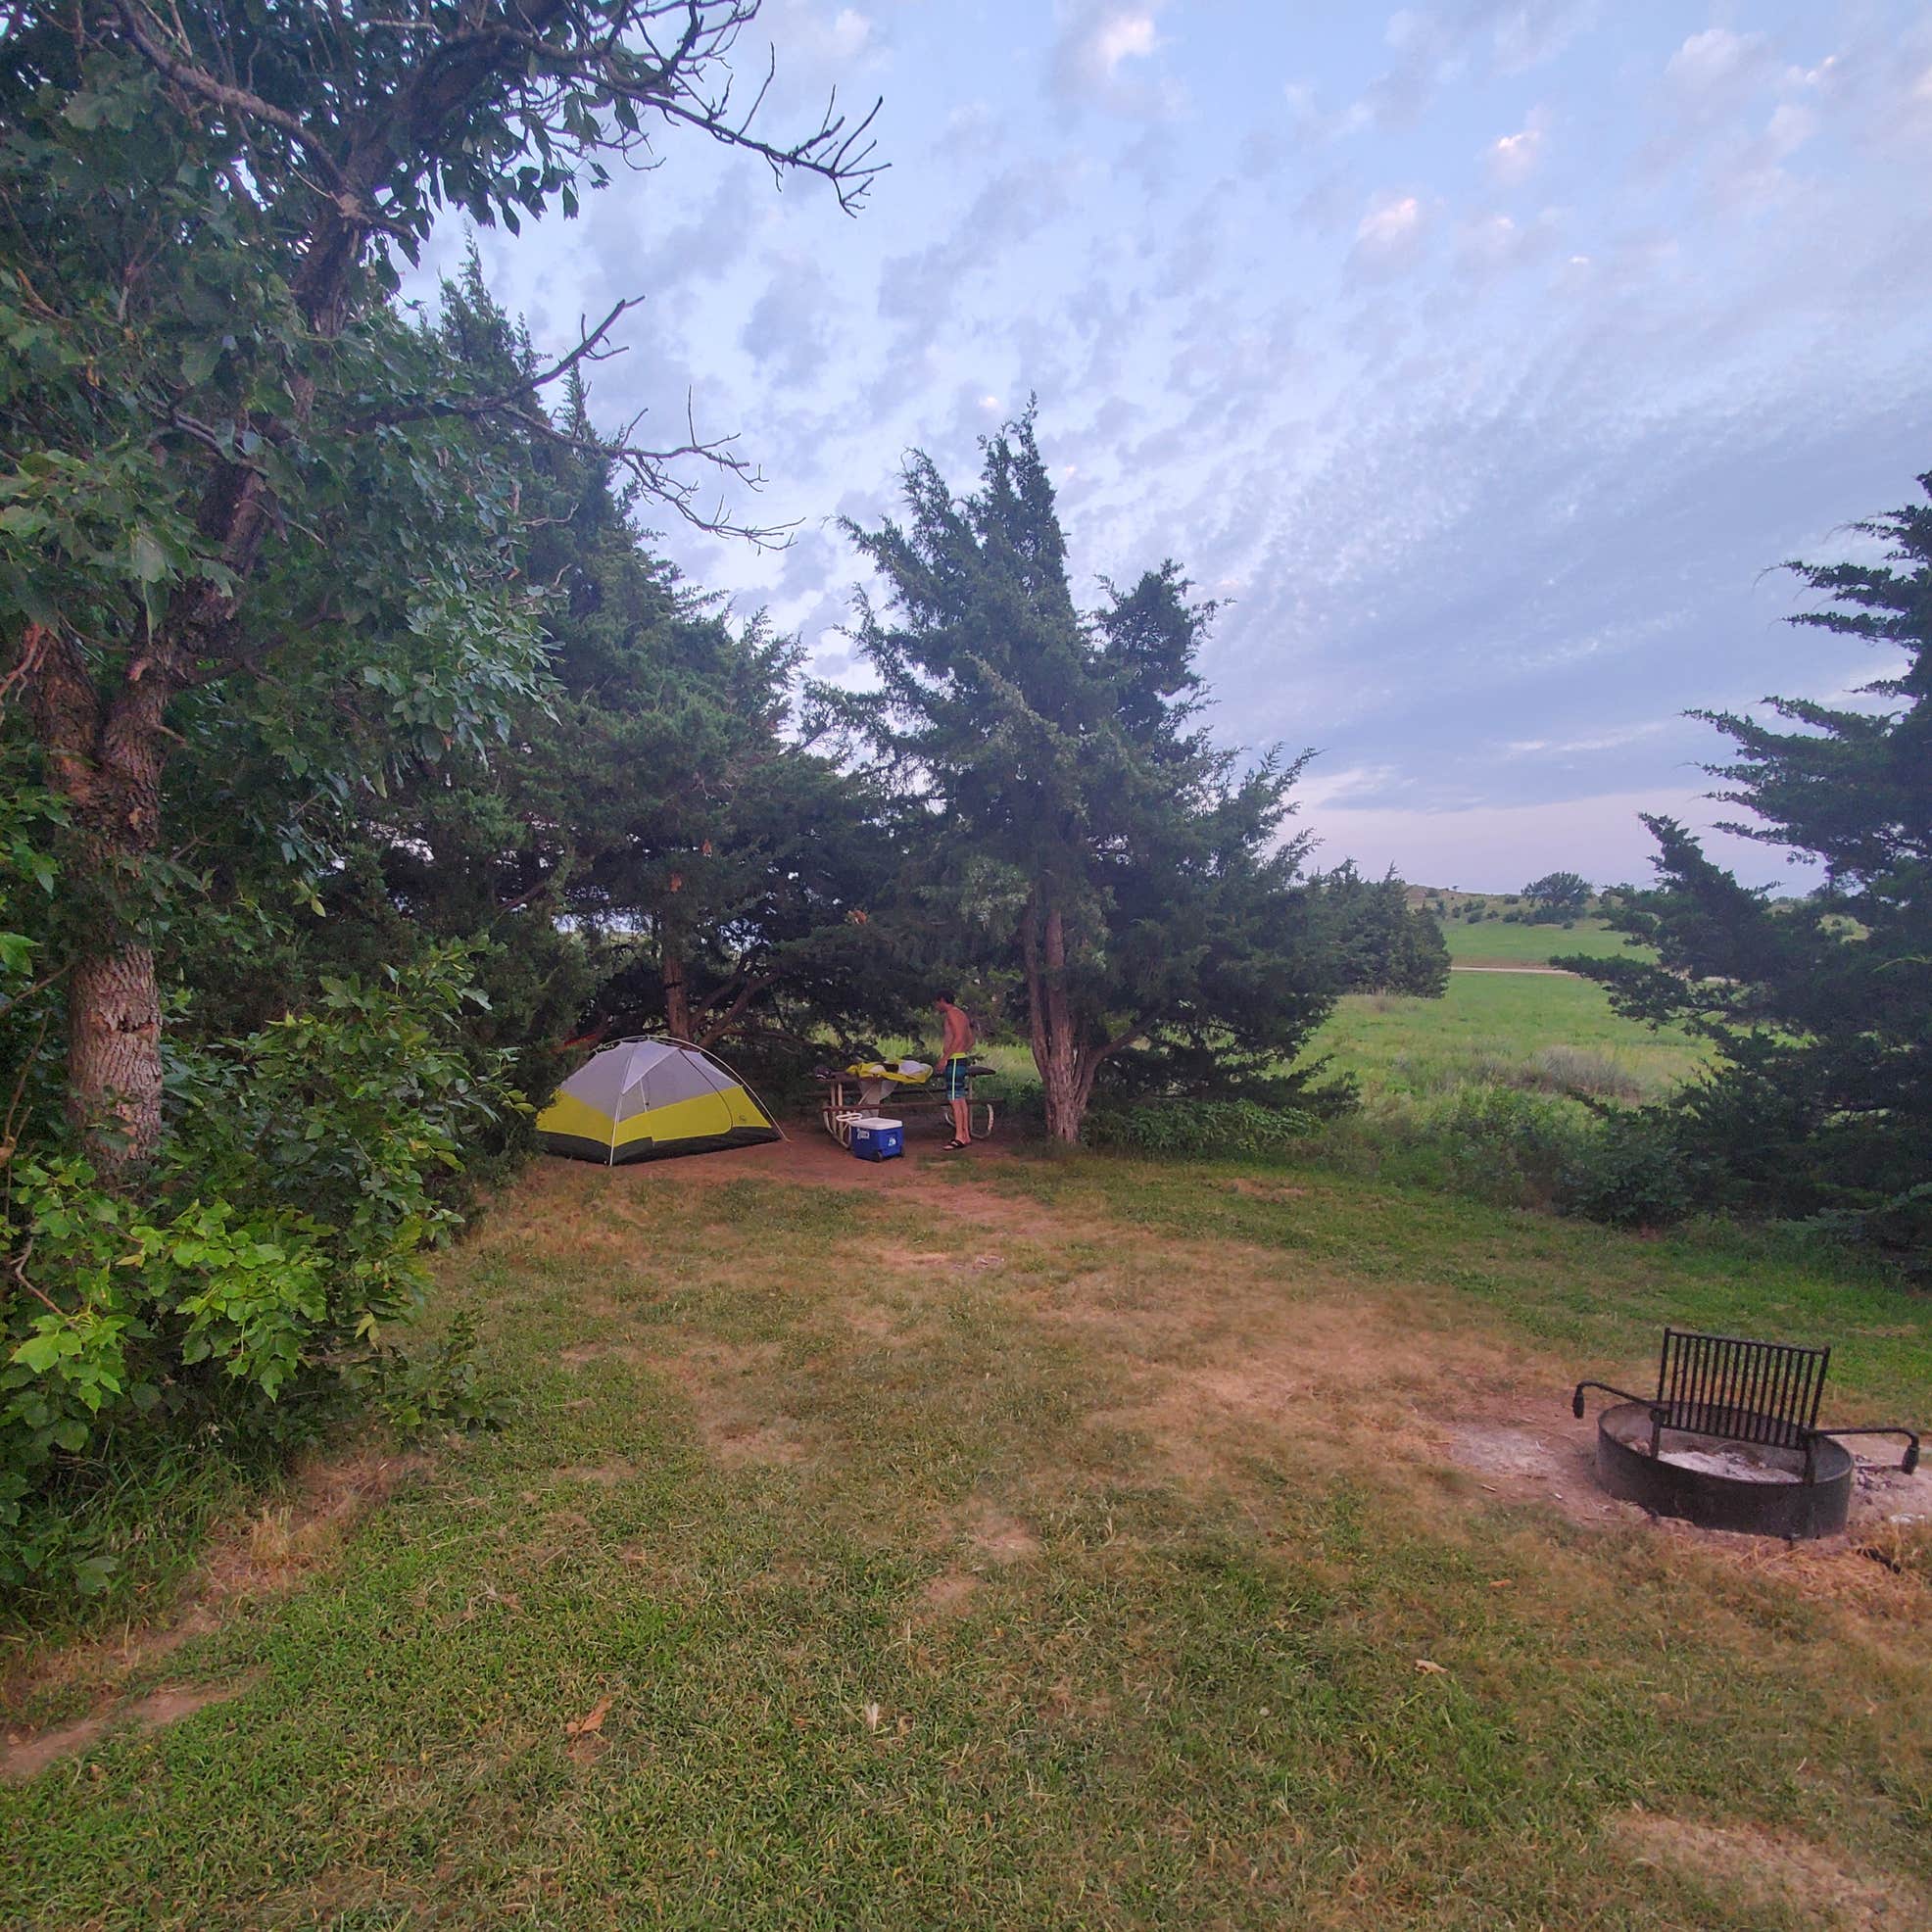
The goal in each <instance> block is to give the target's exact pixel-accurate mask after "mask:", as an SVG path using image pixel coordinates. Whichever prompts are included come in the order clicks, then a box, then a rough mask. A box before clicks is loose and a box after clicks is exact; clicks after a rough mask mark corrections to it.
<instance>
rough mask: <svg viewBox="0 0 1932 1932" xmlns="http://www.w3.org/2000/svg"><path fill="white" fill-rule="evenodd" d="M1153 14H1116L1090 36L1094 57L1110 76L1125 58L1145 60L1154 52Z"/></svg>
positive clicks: (1103, 22) (1102, 23) (1104, 21)
mask: <svg viewBox="0 0 1932 1932" xmlns="http://www.w3.org/2000/svg"><path fill="white" fill-rule="evenodd" d="M1154 46H1155V40H1154V17H1153V15H1152V14H1115V15H1113V16H1111V17H1109V18H1107V19H1105V20H1103V21H1102V22H1101V23H1100V26H1099V30H1098V31H1097V32H1096V33H1095V34H1094V36H1093V58H1094V59H1095V60H1096V61H1097V62H1098V63H1099V65H1100V67H1101V68H1102V69H1103V70H1104V71H1105V72H1106V73H1107V74H1108V76H1109V77H1111V76H1112V74H1113V72H1114V71H1115V69H1116V68H1118V67H1119V66H1120V64H1121V62H1123V61H1126V60H1144V59H1145V58H1146V57H1147V55H1149V54H1151V53H1152V52H1153V51H1154Z"/></svg>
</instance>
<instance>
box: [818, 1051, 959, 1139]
mask: <svg viewBox="0 0 1932 1932" xmlns="http://www.w3.org/2000/svg"><path fill="white" fill-rule="evenodd" d="M996 1071H997V1069H995V1068H992V1067H983V1066H980V1065H977V1064H975V1065H972V1066H969V1067H968V1068H967V1069H966V1093H967V1098H966V1119H967V1123H968V1125H969V1127H970V1128H971V1130H972V1134H973V1137H974V1139H976V1140H984V1139H986V1138H988V1137H989V1136H990V1135H991V1133H992V1102H991V1101H990V1100H986V1099H982V1098H980V1097H979V1096H978V1095H976V1094H975V1093H974V1091H973V1083H974V1082H975V1080H977V1079H978V1078H979V1077H981V1076H982V1075H986V1074H991V1073H994V1072H996ZM820 1078H821V1083H822V1085H823V1087H824V1089H825V1090H824V1095H823V1098H822V1099H821V1100H820V1103H819V1119H820V1121H821V1122H822V1123H823V1124H824V1127H825V1131H826V1133H828V1134H829V1135H831V1136H832V1137H833V1139H835V1140H836V1141H838V1143H839V1144H840V1146H842V1147H849V1146H850V1145H851V1144H852V1122H853V1121H855V1120H857V1119H859V1118H861V1117H862V1116H864V1115H867V1114H884V1115H886V1116H887V1117H888V1118H889V1119H894V1120H899V1119H904V1118H905V1117H906V1116H907V1115H910V1114H915V1113H938V1114H943V1115H945V1116H946V1118H947V1119H950V1118H951V1102H950V1101H948V1100H947V1099H946V1097H945V1083H944V1081H943V1080H942V1079H940V1078H939V1076H938V1075H937V1074H934V1075H933V1076H931V1077H929V1078H928V1079H926V1080H924V1081H918V1082H908V1081H897V1080H884V1079H881V1078H880V1077H878V1076H877V1075H873V1076H870V1077H868V1076H866V1075H863V1074H852V1073H838V1074H825V1075H822V1076H821V1077H820ZM982 1118H984V1120H985V1122H986V1125H985V1126H984V1127H982V1126H981V1125H980V1121H981V1119H982Z"/></svg>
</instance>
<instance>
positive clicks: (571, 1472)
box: [556, 1462, 637, 1489]
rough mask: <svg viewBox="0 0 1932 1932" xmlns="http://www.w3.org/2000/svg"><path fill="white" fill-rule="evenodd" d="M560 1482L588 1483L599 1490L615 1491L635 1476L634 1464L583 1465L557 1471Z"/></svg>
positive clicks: (635, 1467)
mask: <svg viewBox="0 0 1932 1932" xmlns="http://www.w3.org/2000/svg"><path fill="white" fill-rule="evenodd" d="M556 1474H557V1480H558V1481H560V1482H589V1483H594V1484H596V1486H597V1487H598V1488H600V1489H615V1488H617V1487H618V1486H619V1485H620V1484H621V1483H626V1482H629V1481H630V1480H631V1478H632V1477H633V1476H634V1475H636V1474H637V1465H636V1464H635V1463H626V1462H616V1463H585V1464H581V1465H579V1466H577V1467H576V1468H573V1469H565V1470H558V1471H557V1473H556Z"/></svg>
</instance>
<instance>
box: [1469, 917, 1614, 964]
mask: <svg viewBox="0 0 1932 1932" xmlns="http://www.w3.org/2000/svg"><path fill="white" fill-rule="evenodd" d="M1441 924H1442V937H1443V939H1444V941H1445V942H1447V943H1448V947H1449V957H1450V959H1451V960H1452V961H1454V963H1455V964H1456V965H1458V966H1546V965H1548V964H1549V962H1550V960H1551V959H1552V958H1553V957H1555V956H1557V955H1560V954H1563V953H1581V954H1583V955H1584V956H1585V957H1586V958H1590V959H1610V958H1614V957H1616V956H1617V955H1618V954H1619V953H1621V952H1622V951H1624V949H1625V948H1624V942H1623V936H1622V935H1621V934H1620V933H1614V932H1612V931H1611V929H1610V928H1609V927H1608V926H1606V925H1605V924H1604V923H1603V921H1602V920H1601V919H1579V920H1578V921H1577V922H1576V924H1575V925H1574V926H1572V927H1571V928H1570V930H1569V931H1565V929H1564V928H1563V927H1561V926H1524V925H1512V924H1510V923H1509V922H1508V921H1506V920H1502V919H1478V920H1476V921H1475V922H1474V923H1473V924H1472V923H1471V922H1470V921H1469V920H1467V919H1445V920H1443V921H1442V922H1441Z"/></svg>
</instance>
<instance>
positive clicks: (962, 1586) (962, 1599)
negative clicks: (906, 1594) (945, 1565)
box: [919, 1570, 980, 1617]
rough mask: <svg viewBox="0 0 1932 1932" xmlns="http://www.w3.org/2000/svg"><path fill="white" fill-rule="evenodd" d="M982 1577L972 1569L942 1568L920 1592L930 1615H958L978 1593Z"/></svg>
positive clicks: (922, 1601) (922, 1604)
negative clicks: (976, 1574)
mask: <svg viewBox="0 0 1932 1932" xmlns="http://www.w3.org/2000/svg"><path fill="white" fill-rule="evenodd" d="M979 1588H980V1579H979V1578H978V1577H977V1576H975V1575H974V1574H973V1572H972V1571H971V1570H941V1571H940V1573H939V1574H938V1575H937V1576H935V1577H933V1578H932V1579H931V1580H930V1581H929V1582H928V1583H927V1584H926V1586H925V1588H924V1589H922V1590H921V1591H920V1592H919V1607H920V1609H921V1610H922V1611H924V1612H925V1613H926V1614H927V1615H928V1616H929V1617H956V1616H958V1615H959V1613H960V1612H961V1611H963V1610H964V1609H965V1608H966V1606H967V1604H969V1603H970V1602H971V1601H972V1600H973V1598H974V1597H975V1596H976V1595H977V1594H978V1592H979Z"/></svg>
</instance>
